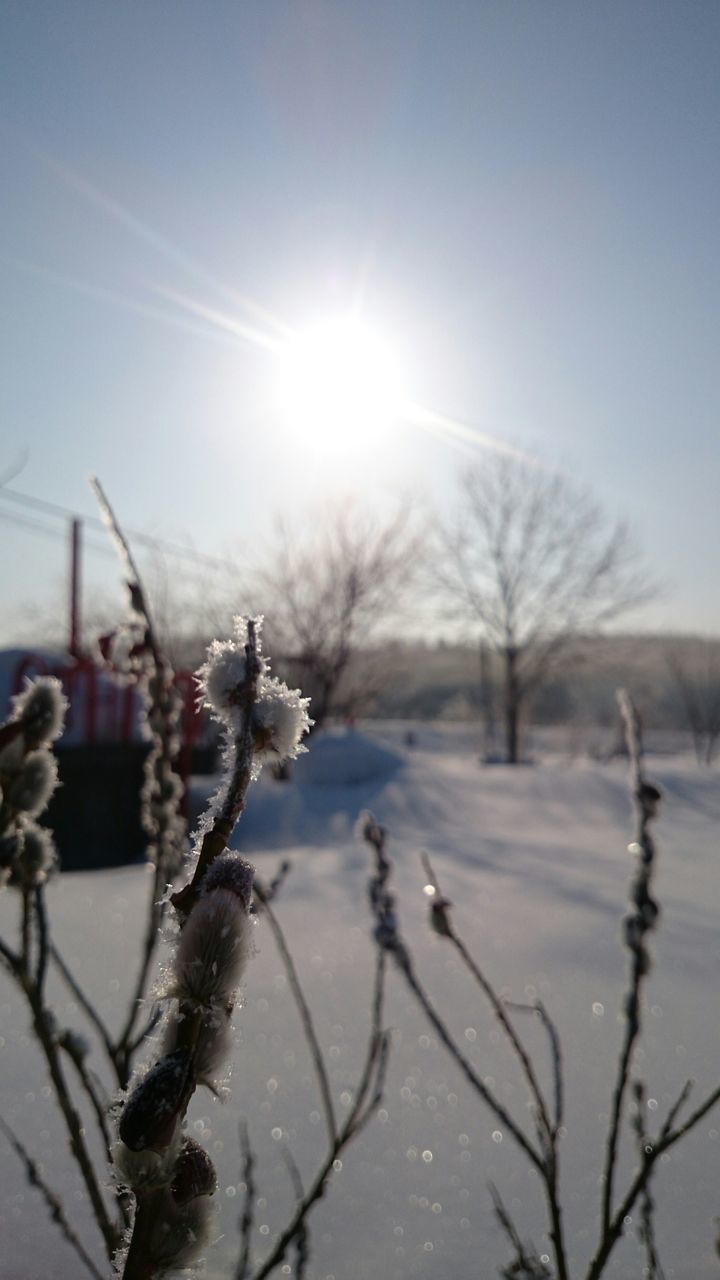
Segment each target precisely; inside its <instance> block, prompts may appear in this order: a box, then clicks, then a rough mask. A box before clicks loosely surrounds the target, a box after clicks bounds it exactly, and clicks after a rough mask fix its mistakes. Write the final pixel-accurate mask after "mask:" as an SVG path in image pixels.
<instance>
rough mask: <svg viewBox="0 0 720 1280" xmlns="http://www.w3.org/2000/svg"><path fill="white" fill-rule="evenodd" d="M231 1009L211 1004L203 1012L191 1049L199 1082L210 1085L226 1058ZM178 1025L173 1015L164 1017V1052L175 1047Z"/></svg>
mask: <svg viewBox="0 0 720 1280" xmlns="http://www.w3.org/2000/svg"><path fill="white" fill-rule="evenodd" d="M231 1013H232V1008H231V1006H230V1005H229V1004H228V1005H227V1006H220V1005H217V1006H214V1007H213V1008H211V1009H207V1010H206V1011H205V1013H204V1014H203V1018H202V1022H201V1024H200V1028H199V1030H198V1033H197V1039H196V1041H195V1050H194V1053H193V1071H194V1073H195V1077H196V1079H197V1081H198V1083H199V1084H206V1085H208V1086H210V1087H213V1086H214V1084H215V1083H216V1082H217V1080H218V1078H219V1076H220V1075H221V1068H222V1066H223V1064H224V1063H225V1062H226V1061H227V1059H228V1057H229V1055H230V1051H231V1049H232V1044H233V1038H232V1030H231V1027H230V1015H231ZM180 1026H182V1024H178V1023H177V1022H176V1020H175V1019H174V1018H170V1019H169V1020H168V1023H167V1030H166V1034H165V1042H164V1046H163V1047H164V1051H165V1053H171V1052H172V1050H173V1049H174V1048H175V1046H176V1044H177V1038H178V1032H179V1029H180Z"/></svg>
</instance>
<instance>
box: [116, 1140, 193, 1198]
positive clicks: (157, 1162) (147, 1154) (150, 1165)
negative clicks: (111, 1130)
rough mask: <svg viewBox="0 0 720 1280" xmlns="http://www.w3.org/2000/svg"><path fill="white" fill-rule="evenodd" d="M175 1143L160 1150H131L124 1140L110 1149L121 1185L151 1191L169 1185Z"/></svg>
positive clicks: (173, 1168)
mask: <svg viewBox="0 0 720 1280" xmlns="http://www.w3.org/2000/svg"><path fill="white" fill-rule="evenodd" d="M176 1155H177V1145H176V1144H175V1143H170V1145H169V1146H167V1147H165V1148H164V1149H163V1150H162V1151H152V1150H150V1149H146V1150H144V1151H131V1149H130V1147H127V1146H126V1145H125V1143H124V1142H120V1141H118V1142H116V1143H115V1145H114V1146H113V1149H112V1158H113V1164H114V1166H115V1172H116V1175H117V1180H118V1182H119V1183H120V1184H121V1186H125V1187H132V1189H133V1191H145V1190H146V1191H152V1190H155V1189H156V1188H157V1187H166V1186H169V1184H170V1182H171V1181H172V1179H173V1177H174V1171H175V1157H176Z"/></svg>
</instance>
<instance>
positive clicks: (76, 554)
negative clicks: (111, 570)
mask: <svg viewBox="0 0 720 1280" xmlns="http://www.w3.org/2000/svg"><path fill="white" fill-rule="evenodd" d="M81 533H82V520H79V519H78V518H77V517H76V516H74V517H73V518H72V520H71V521H70V639H69V643H68V652H69V654H70V657H71V658H79V657H80V656H81V643H80V628H81V621H80V557H81Z"/></svg>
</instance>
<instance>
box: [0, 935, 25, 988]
mask: <svg viewBox="0 0 720 1280" xmlns="http://www.w3.org/2000/svg"><path fill="white" fill-rule="evenodd" d="M0 956H1V957H2V959H3V960H4V962H5V964H6V966H7V968H8V970H9V971H10V973H11V974H12V976H13V977H14V978H19V977H20V974H21V972H22V960H21V959H20V956H18V955H16V954H15V952H14V951H13V949H12V947H9V946H8V945H7V943H6V942H3V940H2V938H0Z"/></svg>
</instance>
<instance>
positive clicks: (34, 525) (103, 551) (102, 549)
mask: <svg viewBox="0 0 720 1280" xmlns="http://www.w3.org/2000/svg"><path fill="white" fill-rule="evenodd" d="M0 520H5V521H7V522H8V523H9V524H17V525H20V527H21V528H23V529H31V530H32V531H33V533H42V534H44V535H45V537H46V538H52V540H53V541H54V542H63V543H66V542H67V533H66V532H65V531H64V530H62V529H53V528H51V527H50V525H49V524H43V523H42V522H41V521H40V520H33V518H32V516H23V515H19V514H18V513H17V512H14V511H3V510H2V509H0ZM84 545H85V548H86V550H88V551H94V552H96V553H97V554H98V555H103V556H113V555H114V554H115V553H114V552H113V550H112V548H111V547H109V546H103V545H102V544H101V543H99V542H87V541H85V543H84Z"/></svg>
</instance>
